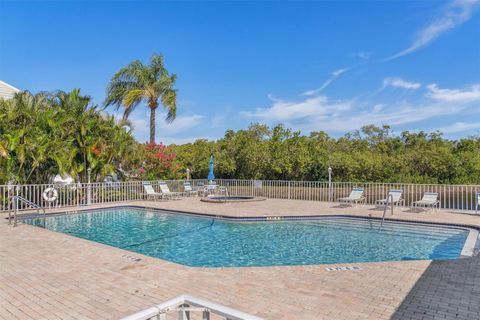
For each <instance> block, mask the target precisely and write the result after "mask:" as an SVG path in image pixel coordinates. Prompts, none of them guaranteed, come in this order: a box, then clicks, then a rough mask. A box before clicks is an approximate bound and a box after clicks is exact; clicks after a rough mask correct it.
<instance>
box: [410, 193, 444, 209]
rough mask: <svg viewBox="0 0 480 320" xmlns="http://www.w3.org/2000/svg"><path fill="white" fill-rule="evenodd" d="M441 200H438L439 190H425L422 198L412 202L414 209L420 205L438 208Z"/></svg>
mask: <svg viewBox="0 0 480 320" xmlns="http://www.w3.org/2000/svg"><path fill="white" fill-rule="evenodd" d="M439 203H440V201H438V193H437V192H425V193H424V194H423V197H422V200H419V201H414V202H413V203H412V210H413V209H416V208H418V207H425V208H428V207H431V208H432V209H433V208H436V207H438V205H439Z"/></svg>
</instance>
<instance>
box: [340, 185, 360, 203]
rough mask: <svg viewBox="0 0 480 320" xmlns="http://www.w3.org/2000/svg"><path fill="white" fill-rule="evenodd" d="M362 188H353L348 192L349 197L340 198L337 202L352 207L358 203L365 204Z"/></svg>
mask: <svg viewBox="0 0 480 320" xmlns="http://www.w3.org/2000/svg"><path fill="white" fill-rule="evenodd" d="M363 191H364V189H363V188H353V189H352V192H350V195H349V196H348V197H345V198H340V199H338V201H340V203H341V204H345V205H354V204H356V203H358V202H362V201H363V202H365V197H364V196H363Z"/></svg>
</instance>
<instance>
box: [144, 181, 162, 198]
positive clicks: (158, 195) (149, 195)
mask: <svg viewBox="0 0 480 320" xmlns="http://www.w3.org/2000/svg"><path fill="white" fill-rule="evenodd" d="M143 189H144V190H145V193H146V194H147V199H152V198H153V200H157V199H158V198H160V199H162V198H163V196H162V194H161V193H158V192H156V191H155V189H153V186H152V185H151V184H150V182H144V183H143Z"/></svg>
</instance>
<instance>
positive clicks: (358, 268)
mask: <svg viewBox="0 0 480 320" xmlns="http://www.w3.org/2000/svg"><path fill="white" fill-rule="evenodd" d="M325 270H327V271H353V270H360V267H350V266H342V267H328V268H325Z"/></svg>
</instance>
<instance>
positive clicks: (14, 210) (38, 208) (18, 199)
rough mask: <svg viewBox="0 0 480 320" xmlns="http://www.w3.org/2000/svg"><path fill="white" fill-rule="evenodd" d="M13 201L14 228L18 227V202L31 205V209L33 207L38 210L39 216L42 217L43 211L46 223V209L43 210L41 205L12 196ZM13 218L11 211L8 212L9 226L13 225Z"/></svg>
mask: <svg viewBox="0 0 480 320" xmlns="http://www.w3.org/2000/svg"><path fill="white" fill-rule="evenodd" d="M11 201H12V203H13V208H14V209H13V226H14V227H16V226H17V213H18V202H19V201H20V202H23V203H25V204H27V205H29V206H30V207H32V208H33V209H37V214H38V215H40V210H42V211H43V221H44V223H45V218H46V216H47V214H46V212H45V208H42V207H40V206H39V205H37V204H35V203H33V202H31V201H29V200H27V199H25V198H22V197H20V196H12V198H11ZM11 219H12V216H11V211H8V224H12V221H11Z"/></svg>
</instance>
